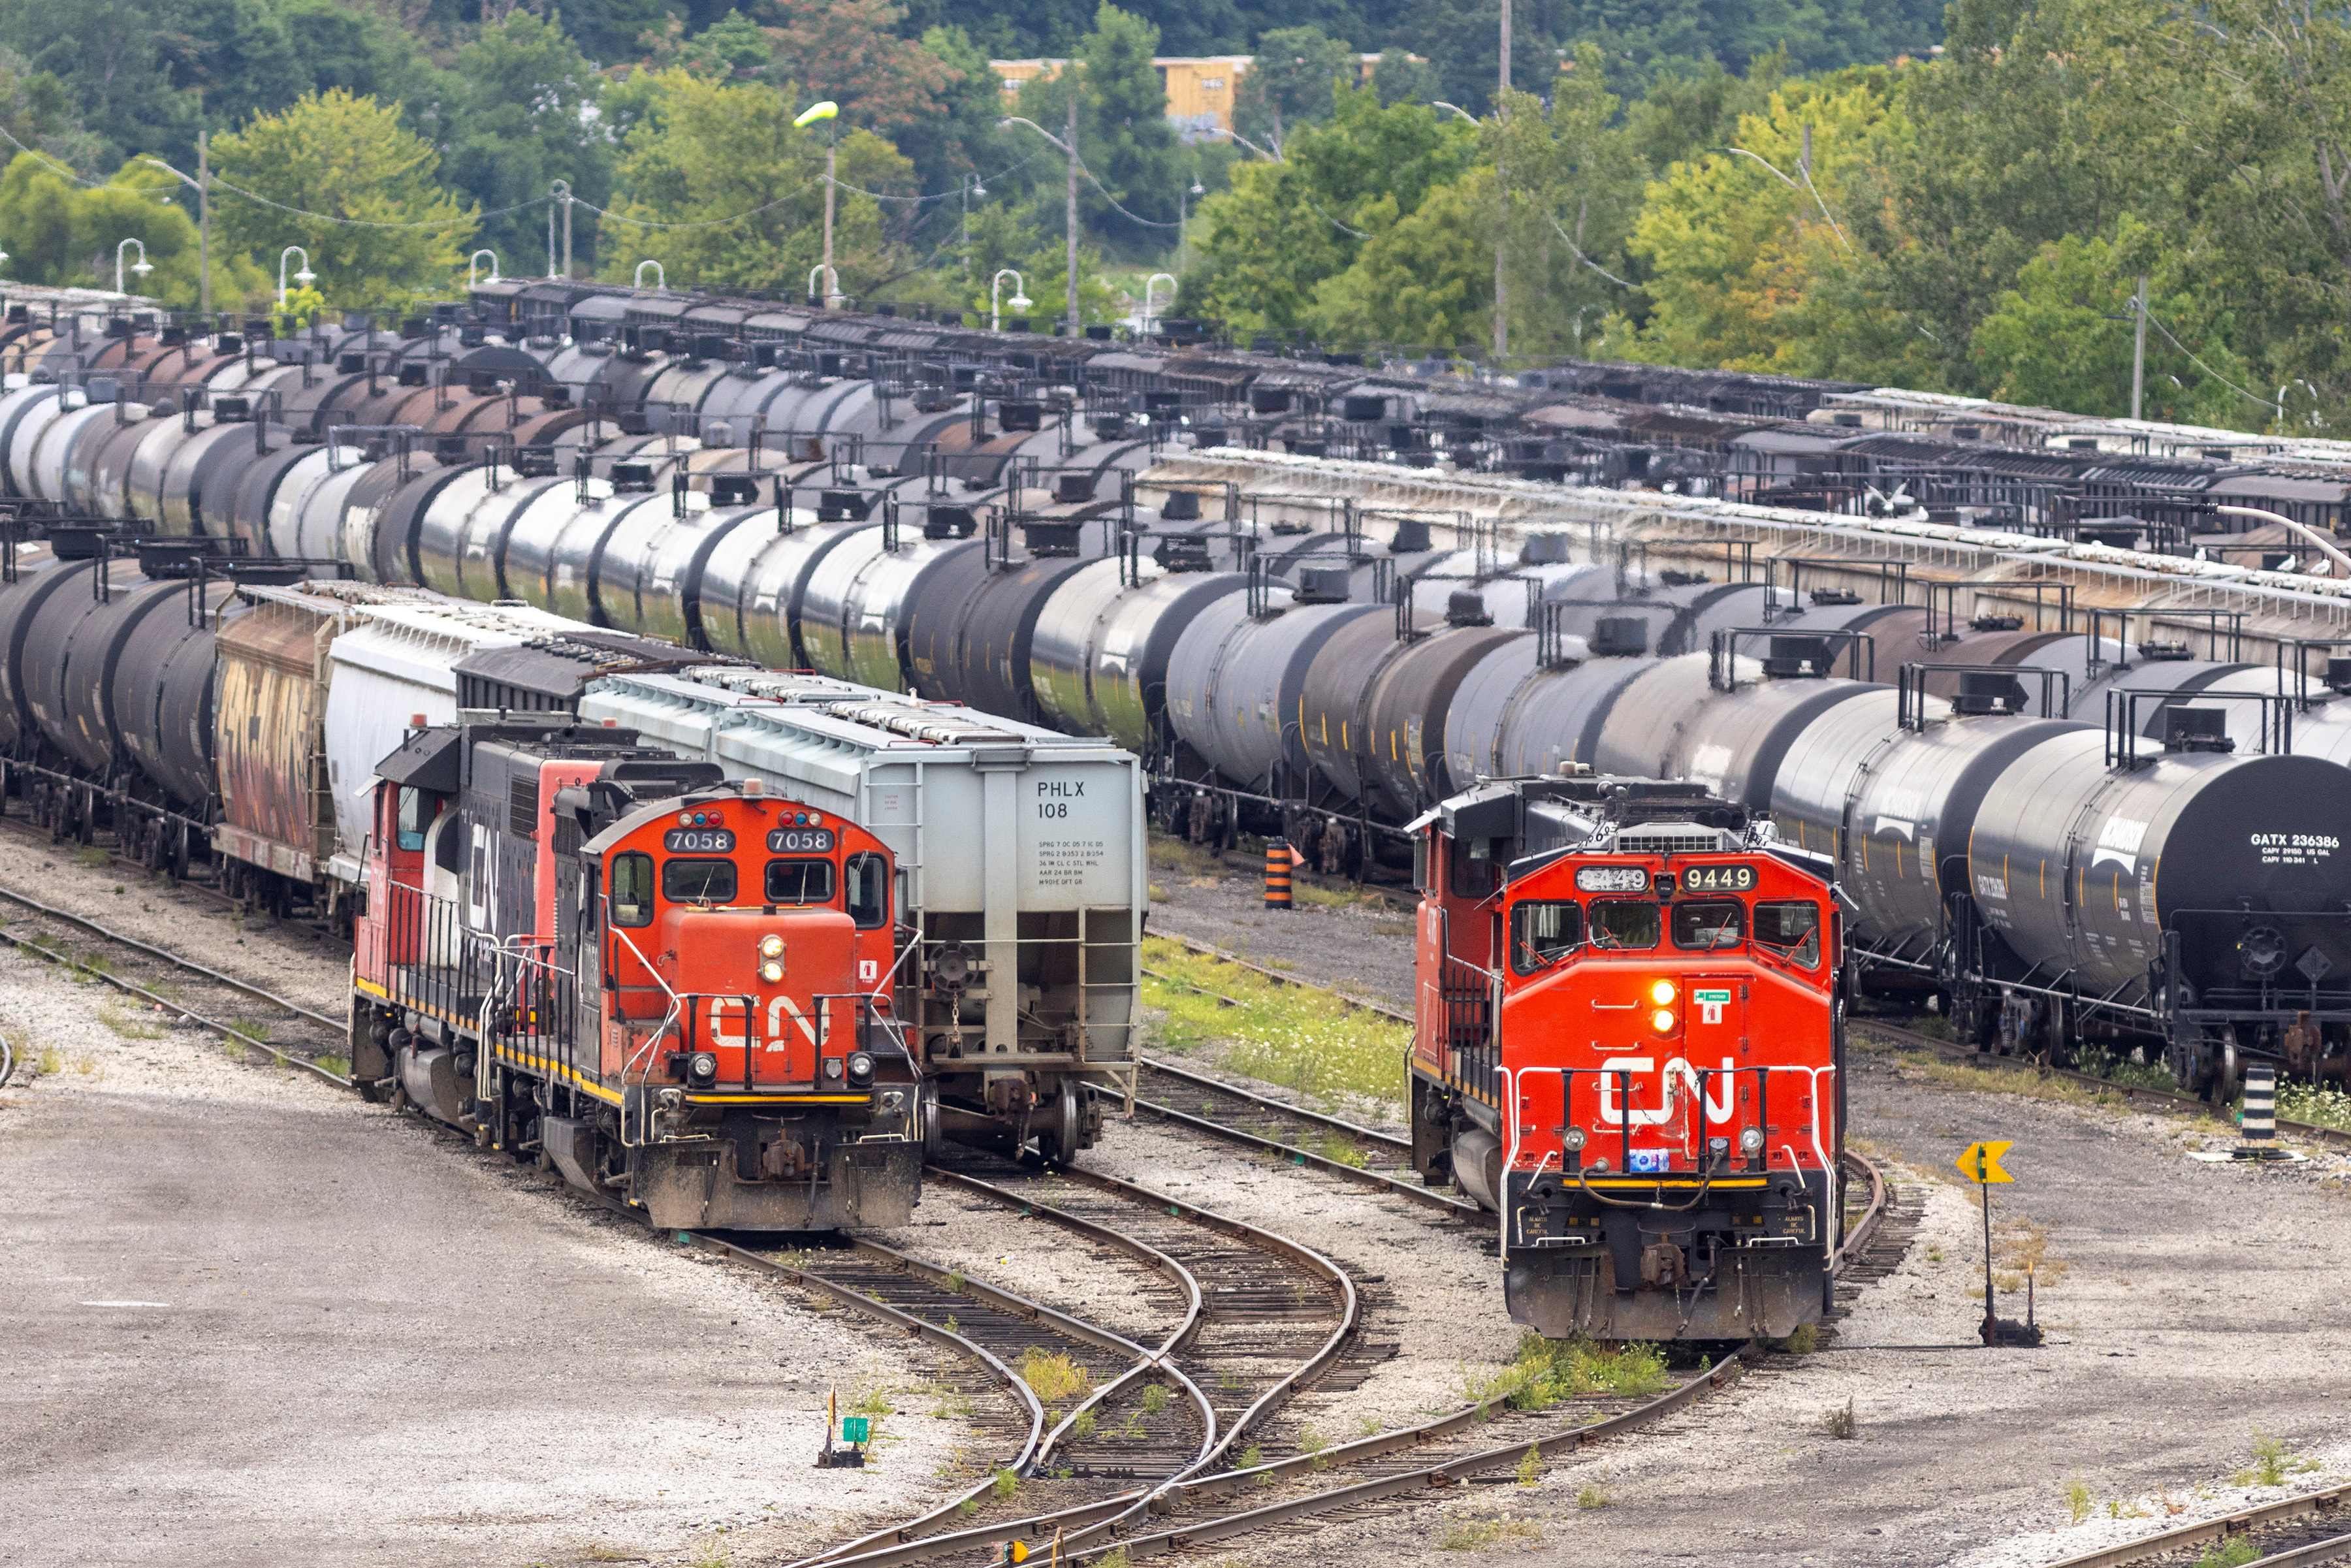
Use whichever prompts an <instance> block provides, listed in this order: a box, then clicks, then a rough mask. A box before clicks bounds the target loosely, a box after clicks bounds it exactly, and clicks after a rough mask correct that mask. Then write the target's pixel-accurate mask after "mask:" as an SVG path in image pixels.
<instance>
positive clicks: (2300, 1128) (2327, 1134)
mask: <svg viewBox="0 0 2351 1568" xmlns="http://www.w3.org/2000/svg"><path fill="white" fill-rule="evenodd" d="M1852 1027H1853V1028H1855V1029H1858V1030H1866V1031H1869V1032H1873V1033H1876V1034H1880V1035H1886V1036H1890V1037H1898V1039H1897V1043H1900V1044H1904V1045H1915V1046H1917V1047H1918V1048H1919V1049H1921V1050H1925V1051H1934V1052H1936V1053H1937V1054H1938V1055H1940V1056H1942V1057H1943V1058H1945V1059H1946V1060H1948V1061H1964V1062H1966V1063H1967V1064H1968V1065H1970V1066H1972V1065H1974V1062H1975V1061H1976V1059H1977V1058H1979V1057H1980V1056H1981V1055H1982V1054H1983V1053H1982V1052H1981V1051H1976V1050H1974V1049H1973V1048H1971V1047H1970V1046H1964V1045H1957V1044H1954V1043H1952V1042H1951V1041H1949V1040H1937V1039H1935V1038H1934V1037H1933V1036H1932V1035H1926V1034H1920V1033H1919V1032H1918V1031H1917V1030H1914V1029H1907V1028H1905V1027H1904V1026H1903V1025H1901V1024H1896V1023H1887V1022H1885V1021H1884V1020H1883V1019H1854V1020H1853V1022H1852ZM1991 1061H1992V1064H1993V1065H1991V1067H1988V1068H1984V1069H1982V1070H1981V1071H1987V1072H2013V1073H2016V1074H2018V1075H2020V1076H2022V1075H2023V1074H2025V1073H2032V1074H2033V1075H2034V1076H2036V1077H2048V1078H2061V1079H2064V1081H2065V1082H2068V1083H2078V1084H2080V1085H2082V1086H2083V1087H2084V1088H2085V1089H2095V1090H2098V1091H2100V1092H2104V1093H2108V1094H2120V1095H2122V1096H2123V1097H2124V1098H2125V1099H2126V1100H2129V1101H2147V1102H2149V1103H2153V1104H2157V1105H2161V1106H2165V1107H2168V1108H2169V1109H2172V1110H2177V1111H2188V1112H2193V1113H2196V1114H2198V1115H2199V1116H2203V1117H2205V1118H2207V1119H2208V1120H2210V1121H2215V1122H2222V1123H2226V1122H2228V1120H2229V1113H2228V1112H2227V1110H2226V1109H2224V1108H2222V1107H2220V1106H2216V1105H2214V1104H2213V1103H2211V1102H2210V1100H2206V1099H2203V1098H2201V1097H2199V1096H2198V1095H2194V1094H2183V1093H2181V1092H2179V1090H2176V1089H2151V1088H2148V1087H2147V1086H2146V1085H2144V1084H2137V1083H2117V1082H2115V1081H2114V1080H2113V1079H2111V1078H2100V1077H2098V1076H2097V1075H2096V1074H2095V1073H2089V1072H2076V1071H2074V1070H2073V1069H2071V1068H2066V1067H2042V1066H2039V1065H2027V1064H2025V1063H2024V1062H2022V1061H2018V1060H2017V1059H2014V1058H2010V1057H1999V1056H1995V1057H1993V1058H1991ZM2277 1125H2278V1130H2279V1131H2280V1132H2285V1133H2294V1134H2298V1135H2299V1136H2302V1137H2305V1138H2310V1139H2314V1140H2315V1141H2316V1142H2318V1143H2322V1144H2325V1145H2329V1146H2331V1147H2334V1148H2351V1130H2346V1129H2345V1128H2342V1127H2329V1126H2325V1125H2323V1124H2319V1123H2316V1122H2293V1121H2288V1120H2287V1119H2286V1118H2285V1117H2283V1116H2280V1117H2279V1118H2277Z"/></svg>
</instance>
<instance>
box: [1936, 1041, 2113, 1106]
mask: <svg viewBox="0 0 2351 1568" xmlns="http://www.w3.org/2000/svg"><path fill="white" fill-rule="evenodd" d="M1902 1061H1903V1063H1904V1064H1905V1065H1906V1066H1909V1067H1914V1068H1917V1070H1918V1071H1921V1072H1923V1073H1925V1074H1926V1076H1927V1081H1928V1082H1929V1083H1936V1084H1940V1085H1941V1086H1942V1087H1943V1088H1946V1089H1959V1090H1963V1091H1966V1092H1970V1093H1976V1094H2018V1095H2022V1096H2023V1097H2024V1098H2025V1099H2028V1100H2052V1101H2055V1102H2056V1103H2059V1104H2062V1105H2084V1106H2095V1105H2121V1104H2124V1103H2126V1098H2125V1096H2123V1095H2121V1094H2119V1093H2116V1092H2112V1091H2109V1090H2105V1089H2092V1088H2090V1087H2089V1086H2087V1085H2086V1084H2081V1083H2075V1082H2071V1081H2070V1080H2067V1079H2064V1078H2058V1077H2054V1076H2050V1077H2043V1075H2042V1074H2040V1073H2038V1072H2034V1071H2031V1070H2029V1069H2027V1070H2022V1071H2001V1070H1999V1069H1996V1068H1990V1067H1962V1066H1960V1065H1959V1063H1958V1062H1955V1061H1936V1060H1935V1059H1933V1058H1931V1057H1928V1056H1923V1055H1921V1054H1919V1053H1917V1052H1916V1051H1910V1052H1906V1053H1905V1054H1904V1055H1903V1057H1902Z"/></svg>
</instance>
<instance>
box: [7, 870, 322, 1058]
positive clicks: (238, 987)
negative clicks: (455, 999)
mask: <svg viewBox="0 0 2351 1568" xmlns="http://www.w3.org/2000/svg"><path fill="white" fill-rule="evenodd" d="M0 898H5V899H6V900H7V901H8V902H9V903H11V904H22V905H24V907H26V909H29V910H31V911H33V912H34V913H35V914H37V915H41V916H43V917H44V918H46V919H49V920H58V921H63V922H64V923H65V924H66V925H73V926H78V927H79V928H80V929H82V930H84V931H87V932H89V934H90V935H91V936H96V937H99V938H100V939H102V940H104V941H108V942H112V943H116V944H118V945H120V946H124V947H128V948H130V949H131V950H132V951H133V952H138V953H144V954H145V955H146V956H148V957H150V958H152V959H154V960H156V961H157V962H158V963H162V964H169V965H170V966H172V967H173V968H175V969H183V970H185V971H186V972H187V973H189V974H191V975H201V976H203V977H204V978H205V979H207V980H210V981H212V982H213V983H214V985H219V986H226V987H227V988H229V989H231V990H233V991H242V992H244V993H245V994H246V996H248V997H251V998H254V999H255V1000H256V1001H263V1002H267V1003H268V1004H269V1005H270V1006H272V1007H275V1008H283V1009H286V1010H287V1012H289V1013H296V1014H298V1015H300V1016H301V1017H303V1018H306V1019H311V1020H312V1021H313V1022H316V1023H322V1024H324V1025H326V1026H327V1027H328V1028H329V1029H332V1030H347V1029H349V1028H350V1020H349V1019H338V1018H329V1017H328V1016H327V1015H326V1014H325V1013H321V1012H313V1011H312V1010H311V1009H308V1008H306V1007H304V1006H303V1005H302V1004H301V1003H299V1002H297V1001H289V1000H287V998H284V997H281V996H279V995H277V993H276V992H274V991H266V990H264V989H262V988H260V987H259V986H256V985H251V984H248V983H247V982H246V981H244V980H240V979H238V978H236V977H235V976H233V975H224V974H222V973H221V972H220V971H219V970H218V969H214V968H212V967H208V966H206V965H204V964H199V963H197V962H196V961H195V960H194V959H193V958H184V957H182V956H180V955H179V954H177V953H173V952H170V951H168V950H166V949H164V948H162V947H158V946H153V945H152V943H147V942H141V940H140V939H139V938H138V937H136V936H124V935H123V934H122V933H121V932H120V931H110V930H108V929H107V928H106V927H105V926H103V925H99V923H98V922H97V921H95V920H89V919H85V918H83V917H82V916H81V915H70V914H68V913H67V912H66V911H64V910H62V909H57V908H55V907H53V906H52V905H49V904H43V903H42V902H41V901H40V900H39V899H37V898H34V897H31V896H29V895H27V894H21V893H18V892H16V890H15V889H13V888H6V887H0Z"/></svg>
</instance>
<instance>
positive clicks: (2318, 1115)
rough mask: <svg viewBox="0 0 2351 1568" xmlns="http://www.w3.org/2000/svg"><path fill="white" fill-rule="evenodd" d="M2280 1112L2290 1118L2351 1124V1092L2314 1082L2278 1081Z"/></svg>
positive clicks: (2335, 1125) (2311, 1121) (2325, 1124)
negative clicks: (2347, 1092)
mask: <svg viewBox="0 0 2351 1568" xmlns="http://www.w3.org/2000/svg"><path fill="white" fill-rule="evenodd" d="M2277 1112H2278V1114H2279V1115H2281V1116H2283V1117H2284V1118H2285V1119H2286V1120H2287V1121H2289V1122H2310V1123H2314V1124H2317V1125H2319V1126H2322V1127H2346V1128H2351V1094H2346V1093H2345V1092H2343V1091H2342V1090H2340V1089H2322V1088H2320V1087H2318V1086H2317V1085H2316V1084H2312V1083H2294V1082H2285V1083H2281V1084H2279V1085H2278V1094H2277Z"/></svg>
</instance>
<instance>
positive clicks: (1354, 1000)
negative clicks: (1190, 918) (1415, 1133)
mask: <svg viewBox="0 0 2351 1568" xmlns="http://www.w3.org/2000/svg"><path fill="white" fill-rule="evenodd" d="M1151 935H1152V936H1165V937H1166V939H1167V940H1168V941H1170V942H1180V943H1182V944H1183V945H1184V946H1186V947H1188V948H1190V949H1191V950H1192V951H1193V952H1195V953H1197V954H1199V955H1200V956H1202V957H1204V958H1217V959H1221V960H1223V961H1224V962H1225V963H1228V964H1238V965H1239V966H1240V967H1242V968H1244V969H1247V970H1248V971H1249V973H1251V974H1253V975H1262V976H1264V977H1266V978H1267V979H1269V980H1278V981H1280V983H1281V984H1283V985H1285V986H1302V987H1304V988H1306V989H1308V990H1310V991H1321V992H1322V993H1323V994H1324V995H1326V996H1333V997H1336V998H1339V999H1340V1000H1341V1001H1343V1002H1345V1003H1346V1004H1347V1005H1348V1006H1349V1007H1353V1008H1361V1009H1364V1011H1365V1012H1367V1013H1379V1014H1382V1015H1383V1016H1384V1017H1387V1018H1392V1019H1398V1020H1400V1021H1401V1022H1404V1023H1411V1022H1412V1021H1413V1016H1412V1015H1411V1014H1410V1013H1408V1012H1405V1011H1404V1010H1403V1009H1400V1008H1395V1007H1392V1006H1390V1005H1389V1004H1388V1003H1386V1002H1379V1001H1374V1000H1373V999H1372V998H1369V997H1359V996H1355V995H1354V994H1353V993H1352V992H1348V991H1341V990H1333V989H1332V988H1330V987H1328V986H1317V985H1314V984H1312V983H1311V982H1309V981H1306V980H1301V979H1300V978H1299V977H1297V976H1295V975H1285V974H1283V973H1282V972H1281V971H1280V970H1279V969H1269V968H1267V967H1265V966H1264V965H1262V964H1252V963H1250V962H1249V960H1248V959H1247V958H1244V957H1242V956H1240V955H1239V954H1238V953H1230V952H1227V951H1226V950H1225V949H1224V948H1222V947H1214V946H1209V945H1208V944H1207V943H1206V942H1199V941H1195V940H1194V939H1193V938H1191V937H1189V936H1185V935H1183V934H1182V933H1181V932H1177V931H1165V932H1161V931H1155V932H1152V933H1151ZM1144 973H1145V974H1150V973H1152V971H1150V970H1148V969H1146V970H1144ZM1159 978H1161V979H1164V980H1168V981H1170V983H1172V984H1175V985H1179V986H1180V985H1186V984H1188V982H1187V981H1186V980H1185V979H1184V978H1183V977H1180V976H1168V975H1161V976H1159ZM1209 994H1210V995H1212V996H1213V995H1215V993H1214V992H1210V993H1209ZM1218 999H1219V1000H1221V1001H1228V1002H1229V1001H1231V1000H1232V998H1230V997H1223V998H1218ZM1236 1005H1238V1004H1236Z"/></svg>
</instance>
